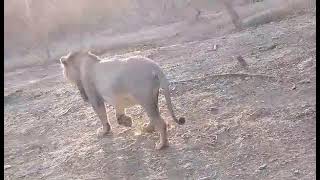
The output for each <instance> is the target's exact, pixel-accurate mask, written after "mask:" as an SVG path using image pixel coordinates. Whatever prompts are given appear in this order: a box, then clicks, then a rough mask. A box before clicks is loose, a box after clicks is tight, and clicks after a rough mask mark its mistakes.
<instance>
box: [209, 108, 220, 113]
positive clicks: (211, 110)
mask: <svg viewBox="0 0 320 180" xmlns="http://www.w3.org/2000/svg"><path fill="white" fill-rule="evenodd" d="M208 110H209V111H210V112H213V113H217V112H218V108H216V107H210V108H209V109H208Z"/></svg>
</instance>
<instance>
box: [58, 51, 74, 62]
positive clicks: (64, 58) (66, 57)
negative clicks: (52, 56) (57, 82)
mask: <svg viewBox="0 0 320 180" xmlns="http://www.w3.org/2000/svg"><path fill="white" fill-rule="evenodd" d="M71 55H72V52H69V53H68V54H67V55H65V56H62V57H61V58H60V63H61V64H64V65H67V61H68V59H69V58H70V57H71Z"/></svg>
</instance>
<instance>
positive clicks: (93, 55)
mask: <svg viewBox="0 0 320 180" xmlns="http://www.w3.org/2000/svg"><path fill="white" fill-rule="evenodd" d="M88 55H89V56H91V57H93V58H95V59H96V60H99V61H100V58H99V57H98V56H97V55H95V54H93V53H92V52H91V51H88Z"/></svg>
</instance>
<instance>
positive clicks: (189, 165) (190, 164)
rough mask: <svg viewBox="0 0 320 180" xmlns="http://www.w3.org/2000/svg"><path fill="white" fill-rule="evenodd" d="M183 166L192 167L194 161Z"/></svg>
mask: <svg viewBox="0 0 320 180" xmlns="http://www.w3.org/2000/svg"><path fill="white" fill-rule="evenodd" d="M183 167H184V168H186V169H189V168H190V167H192V163H186V164H185V165H183Z"/></svg>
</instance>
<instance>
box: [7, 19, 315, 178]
mask: <svg viewBox="0 0 320 180" xmlns="http://www.w3.org/2000/svg"><path fill="white" fill-rule="evenodd" d="M215 45H217V46H215ZM214 47H216V48H214ZM133 53H135V54H141V55H146V56H149V57H151V58H152V59H153V60H154V61H156V62H157V63H159V64H160V66H161V67H162V68H163V69H164V71H165V72H166V74H167V75H168V78H169V79H170V81H171V82H172V84H171V89H172V93H171V94H172V101H173V104H174V105H175V107H176V108H175V109H176V110H175V112H176V114H177V116H179V117H180V116H185V117H186V124H185V125H182V126H180V125H176V124H175V123H174V122H173V121H172V120H171V118H170V116H169V114H168V111H167V108H166V105H165V100H164V97H163V96H162V95H161V98H160V104H161V105H160V111H161V115H162V116H163V117H164V119H166V120H167V122H168V123H169V125H170V127H169V141H170V147H169V148H167V149H165V150H162V151H156V150H155V149H154V146H155V142H156V141H157V140H158V134H157V133H153V134H144V133H141V127H142V125H143V123H144V122H146V119H147V116H146V114H145V113H144V112H143V111H142V109H141V108H140V107H139V106H137V107H134V108H131V109H129V110H128V112H129V114H130V115H131V116H132V117H133V121H134V124H133V127H132V128H129V129H127V128H124V127H122V126H119V125H118V124H117V123H116V120H115V115H114V112H113V110H112V108H108V110H107V111H109V119H110V122H111V126H112V134H111V135H109V136H107V137H104V138H102V139H99V138H98V137H97V135H96V130H97V129H98V128H100V127H101V125H100V121H99V119H98V118H97V116H96V115H95V114H94V112H93V110H92V108H91V107H90V106H89V105H87V104H85V103H84V102H83V101H82V99H81V97H80V95H79V93H78V92H77V90H76V89H75V88H74V87H72V86H71V85H69V84H67V83H66V82H65V80H63V77H62V72H61V68H60V65H59V64H57V63H54V64H48V65H45V66H35V67H28V68H24V69H17V70H14V71H11V72H8V73H5V89H4V91H5V96H4V100H5V107H4V117H5V120H4V125H5V128H4V130H5V132H4V162H5V167H4V169H5V170H4V178H5V179H7V180H9V179H61V180H62V179H201V180H204V179H206V180H211V179H281V180H285V179H290V180H292V179H308V180H311V179H315V177H316V109H315V108H316V98H315V97H316V15H315V13H307V14H300V15H294V16H290V17H289V18H286V19H283V20H282V21H279V22H272V23H268V24H264V25H261V26H258V27H252V28H248V29H246V30H243V31H240V32H233V33H230V34H226V35H223V36H219V37H213V38H211V39H204V40H197V41H193V42H188V43H181V44H176V45H174V46H166V47H161V48H160V47H158V48H150V49H148V48H145V49H144V50H140V51H137V52H133ZM122 55H123V56H130V55H132V53H124V54H122ZM238 55H241V56H242V57H243V59H245V61H246V62H247V64H248V66H246V67H243V66H241V64H240V63H239V62H238V61H237V59H236V57H237V56H238Z"/></svg>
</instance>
